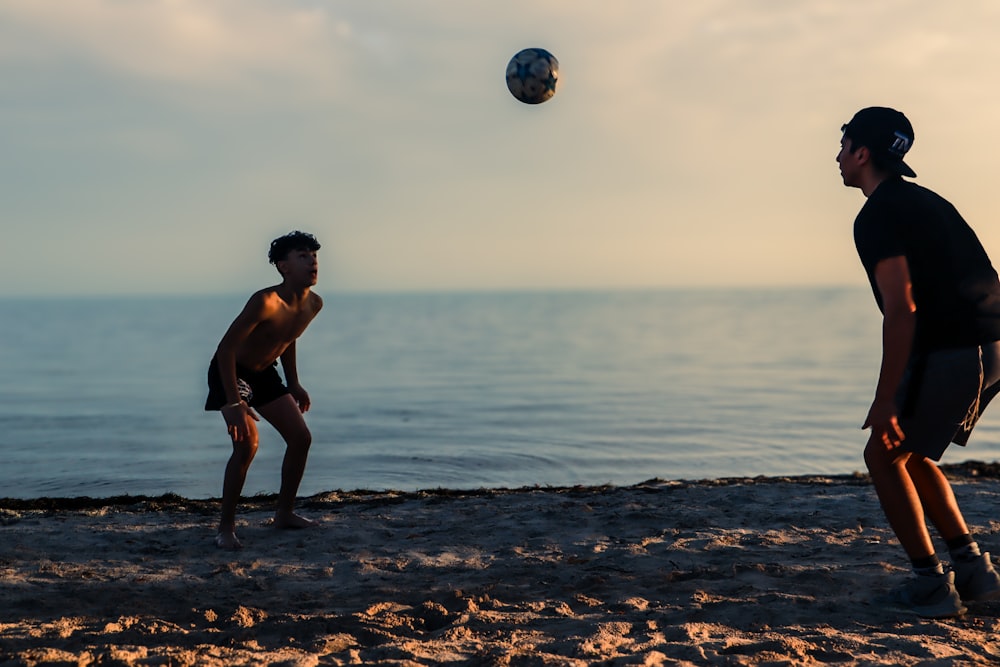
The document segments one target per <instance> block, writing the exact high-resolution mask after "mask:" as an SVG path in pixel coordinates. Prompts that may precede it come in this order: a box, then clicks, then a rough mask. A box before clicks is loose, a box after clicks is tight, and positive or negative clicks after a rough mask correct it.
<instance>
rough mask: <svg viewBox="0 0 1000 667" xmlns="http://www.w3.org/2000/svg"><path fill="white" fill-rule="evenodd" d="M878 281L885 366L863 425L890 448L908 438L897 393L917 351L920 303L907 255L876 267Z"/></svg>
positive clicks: (883, 261) (893, 258)
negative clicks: (916, 299)
mask: <svg viewBox="0 0 1000 667" xmlns="http://www.w3.org/2000/svg"><path fill="white" fill-rule="evenodd" d="M875 284H876V285H877V286H878V290H879V294H880V296H881V297H882V312H883V319H882V366H881V368H880V370H879V378H878V385H877V386H876V388H875V400H874V401H872V405H871V408H870V409H869V411H868V417H867V418H866V419H865V423H864V425H863V426H862V428H868V427H871V429H872V433H873V434H874V435H877V436H880V437H881V439H882V442H883V443H885V445H886V446H887V447H890V448H891V447H897V446H899V444H900V443H901V442H902V441H903V439H904V438H905V434H904V433H903V431H902V429H901V428H900V427H899V421H898V416H897V414H896V400H895V398H896V392H897V390H898V389H899V385H900V383H901V382H902V380H903V374H904V373H905V372H906V365H907V363H909V360H910V353H911V352H912V351H913V336H914V332H915V331H916V323H917V318H916V311H917V306H916V304H915V303H914V302H913V284H912V283H911V282H910V267H909V265H908V264H907V262H906V257H904V256H902V255H900V256H898V257H890V258H888V259H884V260H882V261H881V262H879V263H878V264H877V265H876V266H875Z"/></svg>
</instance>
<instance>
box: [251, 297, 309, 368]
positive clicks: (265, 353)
mask: <svg viewBox="0 0 1000 667" xmlns="http://www.w3.org/2000/svg"><path fill="white" fill-rule="evenodd" d="M258 300H259V303H256V304H255V306H256V307H258V308H259V309H260V310H259V311H258V317H259V320H258V322H257V325H256V326H255V327H254V328H253V329H252V330H251V331H250V333H249V334H248V335H247V337H246V338H245V339H244V340H243V341H242V342H241V344H240V345H239V348H238V350H237V352H236V362H237V363H238V364H239V365H240V366H243V367H244V368H249V369H252V370H254V371H260V370H263V369H265V368H267V367H268V366H270V365H272V364H273V363H274V362H275V361H277V359H278V358H279V357H280V356H281V355H282V354H283V353H284V352H285V350H287V349H288V346H289V345H291V344H292V343H294V342H295V340H296V339H297V338H298V337H299V336H301V335H302V332H303V331H305V329H306V327H307V326H309V323H310V322H312V320H313V318H315V317H316V314H317V313H318V312H319V310H320V308H321V307H322V300H321V299H320V297H319V296H318V295H316V294H313V293H312V292H311V291H310V292H307V293H306V294H305V295H304V297H302V298H294V299H288V300H286V299H285V298H283V297H282V296H281V294H279V287H268V288H266V289H263V290H261V291H259V292H257V293H256V294H255V295H254V296H253V297H252V301H258Z"/></svg>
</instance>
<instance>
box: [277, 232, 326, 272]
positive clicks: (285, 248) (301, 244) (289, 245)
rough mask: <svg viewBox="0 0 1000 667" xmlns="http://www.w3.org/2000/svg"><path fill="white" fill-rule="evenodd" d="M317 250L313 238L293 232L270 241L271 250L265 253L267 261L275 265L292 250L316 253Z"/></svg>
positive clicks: (303, 233)
mask: <svg viewBox="0 0 1000 667" xmlns="http://www.w3.org/2000/svg"><path fill="white" fill-rule="evenodd" d="M319 248H320V245H319V241H317V240H316V237H315V236H313V235H312V234H307V233H306V232H299V231H294V232H290V233H288V234H285V235H284V236H279V237H278V238H276V239H274V240H273V241H271V249H270V250H269V251H268V253H267V259H268V261H269V262H271V264H277V263H278V262H280V261H282V260H283V259H286V258H287V257H288V253H290V252H292V251H293V250H311V251H312V252H316V251H317V250H319Z"/></svg>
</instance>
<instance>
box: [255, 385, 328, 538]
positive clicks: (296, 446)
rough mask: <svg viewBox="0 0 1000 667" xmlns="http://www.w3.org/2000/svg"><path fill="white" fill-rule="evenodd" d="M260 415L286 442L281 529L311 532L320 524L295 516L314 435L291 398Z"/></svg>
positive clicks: (260, 409)
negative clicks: (311, 529) (307, 530)
mask: <svg viewBox="0 0 1000 667" xmlns="http://www.w3.org/2000/svg"><path fill="white" fill-rule="evenodd" d="M257 411H258V412H259V413H260V415H261V416H262V417H263V418H264V419H266V420H267V421H268V422H270V423H271V425H272V426H274V428H275V429H277V431H278V433H280V434H281V437H282V438H283V439H284V440H285V458H284V460H283V461H282V463H281V490H280V492H279V493H278V507H277V510H276V511H275V513H274V525H275V526H276V527H277V528H307V527H309V526H313V525H315V523H316V522H314V521H311V520H309V519H306V518H305V517H301V516H299V515H298V514H295V512H294V509H295V497H296V495H297V494H298V491H299V484H300V483H301V482H302V475H303V474H304V473H305V469H306V459H307V458H308V456H309V446H310V445H311V444H312V434H311V433H310V432H309V427H308V426H306V422H305V419H303V418H302V411H301V410H299V406H298V405H296V404H295V399H294V398H292V396H291V395H290V394H286V395H284V396H282V397H280V398H277V399H275V400H273V401H271V402H270V403H268V404H267V405H261V406H259V407H258V408H257Z"/></svg>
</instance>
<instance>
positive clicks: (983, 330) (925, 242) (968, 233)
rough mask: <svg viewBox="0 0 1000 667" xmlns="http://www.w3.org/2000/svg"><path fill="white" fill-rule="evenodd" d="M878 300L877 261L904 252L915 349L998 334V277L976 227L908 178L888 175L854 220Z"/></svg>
mask: <svg viewBox="0 0 1000 667" xmlns="http://www.w3.org/2000/svg"><path fill="white" fill-rule="evenodd" d="M854 243H855V245H856V246H857V249H858V256H859V257H860V258H861V263H862V264H863V265H864V267H865V271H866V272H867V273H868V280H869V282H870V283H871V285H872V290H873V292H874V293H875V300H876V302H878V306H879V309H880V310H881V309H882V298H881V295H880V294H879V290H878V287H877V285H876V283H875V266H876V265H877V264H878V263H879V262H880V261H881V260H883V259H887V258H889V257H898V256H900V255H903V256H905V257H906V262H907V264H908V266H909V270H910V280H911V282H912V284H913V300H914V302H915V303H916V306H917V312H916V316H917V331H916V339H915V341H914V351H915V352H917V353H926V352H930V351H932V350H940V349H946V348H955V347H972V346H977V345H982V344H985V343H989V342H992V341H995V340H1000V281H998V279H997V272H996V271H995V270H994V269H993V266H992V264H991V263H990V259H989V257H988V256H987V255H986V251H985V250H983V246H982V244H981V243H980V242H979V239H978V238H976V234H975V232H973V231H972V229H971V228H970V227H969V225H968V224H966V222H965V220H963V219H962V216H961V215H960V214H959V213H958V211H957V210H956V209H955V207H954V206H952V205H951V204H950V203H949V202H948V201H947V200H945V199H944V198H943V197H941V196H939V195H937V194H935V193H934V192H931V191H930V190H928V189H927V188H924V187H921V186H919V185H917V184H916V183H911V182H909V181H904V180H903V179H902V178H898V177H896V178H890V179H888V180H885V181H883V182H882V183H881V184H879V186H878V187H877V188H876V189H875V191H874V192H872V193H871V195H870V196H869V197H868V201H867V202H865V205H864V207H862V209H861V212H860V213H858V217H857V219H856V220H855V221H854Z"/></svg>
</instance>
